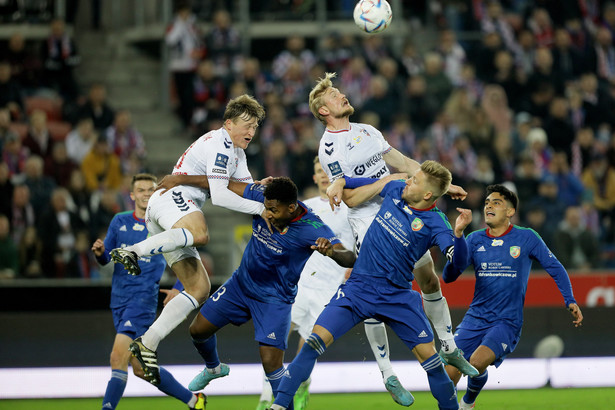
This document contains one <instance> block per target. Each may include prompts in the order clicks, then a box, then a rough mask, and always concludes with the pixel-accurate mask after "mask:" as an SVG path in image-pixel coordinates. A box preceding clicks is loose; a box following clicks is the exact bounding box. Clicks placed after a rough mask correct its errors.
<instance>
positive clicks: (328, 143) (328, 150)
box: [325, 142, 333, 155]
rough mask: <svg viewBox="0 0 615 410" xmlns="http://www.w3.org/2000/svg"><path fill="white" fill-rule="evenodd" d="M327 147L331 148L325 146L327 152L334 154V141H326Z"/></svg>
mask: <svg viewBox="0 0 615 410" xmlns="http://www.w3.org/2000/svg"><path fill="white" fill-rule="evenodd" d="M325 147H327V148H329V149H327V148H325V154H327V155H331V154H333V143H332V142H325Z"/></svg>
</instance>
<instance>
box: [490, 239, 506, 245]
mask: <svg viewBox="0 0 615 410" xmlns="http://www.w3.org/2000/svg"><path fill="white" fill-rule="evenodd" d="M502 245H504V240H503V239H494V240H493V242H491V246H502Z"/></svg>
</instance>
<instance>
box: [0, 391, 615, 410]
mask: <svg viewBox="0 0 615 410" xmlns="http://www.w3.org/2000/svg"><path fill="white" fill-rule="evenodd" d="M413 395H414V398H415V402H414V404H413V405H412V407H410V408H411V409H413V410H422V409H436V408H437V404H436V401H435V399H434V398H433V397H432V396H431V394H430V393H429V392H416V393H413ZM461 396H462V393H461V392H460V393H459V397H461ZM257 400H258V396H255V395H246V396H211V397H209V400H208V404H207V409H208V410H253V409H254V408H255V407H256V404H257ZM614 402H615V388H587V389H552V388H542V389H534V390H485V391H483V392H482V393H481V395H480V397H479V399H478V401H477V403H476V408H477V410H478V409H494V410H507V409H510V410H512V409H535V410H543V409H557V410H559V409H571V410H572V409H575V410H576V409H591V410H602V409H613V408H615V403H614ZM100 408H101V399H100V398H94V399H91V398H90V399H36V400H0V409H2V410H22V409H23V410H25V409H45V410H47V409H49V410H84V409H100ZM401 408H402V407H401V406H399V405H397V404H395V403H394V402H393V400H392V399H391V397H390V396H389V395H388V394H387V393H348V394H312V395H311V396H310V402H309V405H308V409H309V410H332V409H333V410H363V409H369V410H372V409H401ZM118 409H119V410H121V409H125V410H175V409H177V410H180V409H186V406H185V405H184V404H183V403H180V402H178V401H177V400H175V399H171V398H168V397H143V398H140V397H126V398H123V399H122V401H120V404H119V406H118Z"/></svg>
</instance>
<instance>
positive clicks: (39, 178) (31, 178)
mask: <svg viewBox="0 0 615 410" xmlns="http://www.w3.org/2000/svg"><path fill="white" fill-rule="evenodd" d="M44 167H45V162H44V161H43V158H41V157H39V156H38V155H33V156H31V157H30V158H28V159H27V160H26V164H25V166H24V175H25V179H24V183H25V184H26V185H27V186H28V189H29V190H30V203H32V206H33V207H34V212H36V214H37V215H40V214H41V213H42V212H43V211H44V210H45V207H47V205H48V204H49V198H51V192H52V191H53V190H54V189H55V187H56V183H55V182H54V180H53V179H51V178H50V177H48V176H46V175H45V174H43V170H44Z"/></svg>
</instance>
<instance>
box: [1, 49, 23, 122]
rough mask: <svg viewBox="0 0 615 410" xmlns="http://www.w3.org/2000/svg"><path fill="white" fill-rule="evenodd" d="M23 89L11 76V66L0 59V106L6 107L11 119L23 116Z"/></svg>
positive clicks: (18, 118)
mask: <svg viewBox="0 0 615 410" xmlns="http://www.w3.org/2000/svg"><path fill="white" fill-rule="evenodd" d="M23 107H24V105H23V90H22V89H21V86H20V85H19V83H18V82H17V81H15V80H14V79H12V78H11V66H10V64H9V63H8V62H6V61H0V108H8V110H9V111H10V113H11V118H12V119H13V120H21V119H22V118H23Z"/></svg>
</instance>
